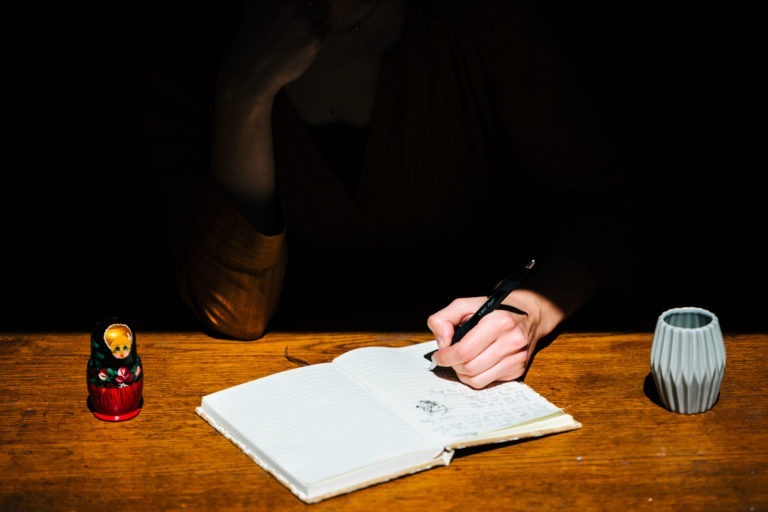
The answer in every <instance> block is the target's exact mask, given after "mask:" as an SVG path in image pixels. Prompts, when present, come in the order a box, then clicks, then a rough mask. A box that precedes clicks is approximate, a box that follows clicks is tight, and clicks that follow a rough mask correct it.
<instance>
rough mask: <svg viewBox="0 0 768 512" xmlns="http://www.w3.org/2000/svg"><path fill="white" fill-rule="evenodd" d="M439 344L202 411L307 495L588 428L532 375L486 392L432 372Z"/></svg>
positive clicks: (360, 358)
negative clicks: (459, 453) (430, 356)
mask: <svg viewBox="0 0 768 512" xmlns="http://www.w3.org/2000/svg"><path fill="white" fill-rule="evenodd" d="M436 347H437V344H436V343H435V342H434V341H430V342H426V343H418V344H415V345H410V346H406V347H398V348H394V347H381V346H371V347H363V348H358V349H354V350H351V351H349V352H346V353H344V354H342V355H341V356H339V357H337V358H336V359H334V360H333V361H332V362H329V363H321V364H315V365H310V366H304V367H299V368H293V369H290V370H286V371H283V372H280V373H276V374H273V375H269V376H266V377H262V378H259V379H256V380H252V381H250V382H246V383H243V384H239V385H236V386H233V387H230V388H227V389H223V390H221V391H218V392H215V393H212V394H209V395H206V396H204V397H203V398H202V402H201V404H200V406H199V407H197V409H196V412H197V414H199V415H200V416H201V417H202V418H203V419H205V420H206V421H207V422H208V423H210V424H211V425H212V426H213V427H214V428H215V429H216V430H218V431H219V432H220V433H221V434H223V435H224V436H226V437H227V438H228V439H229V440H231V441H232V442H233V443H234V444H235V445H236V446H238V447H239V448H240V449H241V450H242V451H243V452H245V453H246V454H247V455H248V456H249V457H251V458H252V459H253V460H254V461H255V462H256V463H258V464H259V465H260V466H261V467H262V468H263V469H264V470H266V471H267V472H269V473H270V474H272V475H273V476H274V477H275V478H277V480H279V481H280V482H281V483H282V484H284V485H285V486H286V487H288V488H289V489H290V490H291V491H292V492H293V493H294V494H295V495H296V496H297V497H298V498H299V499H301V500H302V501H304V502H307V503H313V502H317V501H320V500H323V499H326V498H329V497H332V496H336V495H339V494H342V493H348V492H351V491H354V490H357V489H361V488H363V487H367V486H369V485H373V484H376V483H380V482H384V481H387V480H391V479H393V478H396V477H399V476H403V475H406V474H410V473H414V472H416V471H420V470H424V469H427V468H431V467H434V466H438V465H448V464H449V463H450V461H451V458H452V457H453V454H454V450H456V449H459V448H464V447H468V446H474V445H481V444H488V443H492V442H501V441H512V440H517V439H523V438H528V437H533V436H542V435H545V434H553V433H557V432H564V431H567V430H572V429H577V428H579V427H581V424H580V423H579V422H578V421H576V420H574V419H573V418H572V417H571V416H570V415H569V414H566V413H565V412H564V411H563V410H562V409H560V408H559V407H557V406H555V405H554V404H552V403H551V402H549V401H548V400H547V399H546V398H544V397H543V396H541V395H540V394H538V393H537V392H536V391H534V390H533V389H532V388H531V387H530V386H528V385H526V384H524V383H522V382H519V381H514V382H507V383H502V384H496V385H493V386H490V387H488V388H485V389H481V390H476V389H472V388H470V387H469V386H467V385H465V384H463V383H461V382H459V381H458V380H456V379H455V377H453V376H452V375H451V374H450V372H448V371H435V372H433V371H430V370H429V366H430V362H429V361H427V360H426V359H425V358H424V357H423V356H424V354H426V353H428V352H430V351H432V350H434V349H435V348H436ZM446 370H447V369H446Z"/></svg>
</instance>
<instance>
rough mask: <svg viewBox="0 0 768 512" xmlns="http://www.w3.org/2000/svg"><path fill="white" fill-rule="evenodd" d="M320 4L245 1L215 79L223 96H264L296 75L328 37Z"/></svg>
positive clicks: (325, 10)
mask: <svg viewBox="0 0 768 512" xmlns="http://www.w3.org/2000/svg"><path fill="white" fill-rule="evenodd" d="M330 13H331V8H330V4H329V3H328V2H327V1H325V0H268V1H250V2H247V4H246V8H245V18H244V19H243V21H242V24H241V26H240V28H239V29H238V31H237V33H236V34H235V36H234V38H233V40H232V44H231V47H230V48H229V52H228V53H227V56H226V59H225V61H224V64H223V66H222V69H221V73H220V76H219V80H220V88H222V89H223V91H224V92H223V93H224V94H233V95H236V96H237V97H239V98H241V99H245V98H249V97H250V98H253V99H254V100H258V99H261V98H264V97H270V96H274V95H275V94H277V92H278V91H279V90H280V88H282V87H283V86H285V85H286V84H288V83H290V82H292V81H293V80H295V79H297V78H298V77H300V76H301V75H302V74H303V73H304V72H305V71H306V70H307V68H309V66H310V65H311V64H312V63H313V62H314V61H315V58H316V57H317V54H318V52H319V51H320V48H321V47H322V44H323V42H324V41H325V40H326V39H327V38H328V37H329V36H330V35H331V33H332V30H333V29H332V27H331V26H330V25H329V24H328V23H327V19H328V17H329V15H330Z"/></svg>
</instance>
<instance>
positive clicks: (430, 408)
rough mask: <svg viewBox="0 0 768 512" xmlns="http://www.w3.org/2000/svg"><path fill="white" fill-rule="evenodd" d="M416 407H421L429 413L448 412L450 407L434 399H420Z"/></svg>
mask: <svg viewBox="0 0 768 512" xmlns="http://www.w3.org/2000/svg"><path fill="white" fill-rule="evenodd" d="M416 408H417V409H421V410H422V411H424V412H425V413H427V414H445V413H446V412H448V408H447V407H446V406H445V405H443V404H441V403H438V402H435V401H434V400H419V403H418V404H416Z"/></svg>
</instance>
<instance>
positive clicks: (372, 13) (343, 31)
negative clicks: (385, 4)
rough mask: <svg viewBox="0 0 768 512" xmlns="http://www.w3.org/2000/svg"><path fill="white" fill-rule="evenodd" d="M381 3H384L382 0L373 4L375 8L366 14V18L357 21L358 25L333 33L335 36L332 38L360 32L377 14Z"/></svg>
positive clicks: (332, 35) (377, 0)
mask: <svg viewBox="0 0 768 512" xmlns="http://www.w3.org/2000/svg"><path fill="white" fill-rule="evenodd" d="M381 2H382V0H376V3H375V4H373V7H371V9H370V10H369V11H368V12H367V13H365V16H363V17H362V18H360V19H359V20H358V21H357V23H355V24H353V25H352V26H350V27H348V28H345V29H342V30H338V31H335V32H333V34H331V37H341V36H345V35H347V34H349V33H351V32H357V31H358V30H360V28H361V27H362V26H363V25H365V23H366V22H367V21H368V20H369V19H371V16H373V15H374V14H375V13H376V11H377V10H379V6H380V5H381Z"/></svg>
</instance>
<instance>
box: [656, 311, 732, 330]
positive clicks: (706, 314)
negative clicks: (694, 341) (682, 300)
mask: <svg viewBox="0 0 768 512" xmlns="http://www.w3.org/2000/svg"><path fill="white" fill-rule="evenodd" d="M688 313H692V314H699V315H701V316H704V317H707V318H708V319H709V321H708V322H706V323H704V324H703V325H700V326H698V327H683V326H679V325H675V324H672V323H670V322H669V321H668V319H669V317H671V316H673V315H680V314H688ZM659 321H661V322H663V323H664V325H665V326H667V327H670V328H672V329H684V330H687V331H692V330H700V329H710V328H711V326H712V325H716V324H717V323H719V322H718V319H717V315H715V314H714V313H713V312H712V311H710V310H708V309H705V308H702V307H698V306H683V307H677V308H671V309H667V310H666V311H664V312H663V313H662V314H661V315H659Z"/></svg>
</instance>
